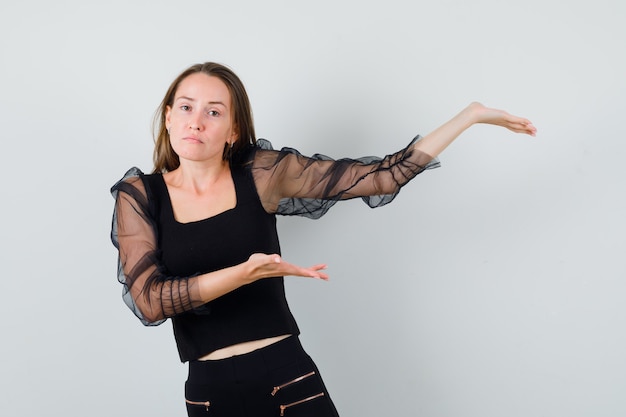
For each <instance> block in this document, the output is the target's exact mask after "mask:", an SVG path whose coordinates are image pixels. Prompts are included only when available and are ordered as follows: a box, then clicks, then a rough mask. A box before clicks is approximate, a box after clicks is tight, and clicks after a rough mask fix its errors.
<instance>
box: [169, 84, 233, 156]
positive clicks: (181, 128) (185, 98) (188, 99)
mask: <svg viewBox="0 0 626 417" xmlns="http://www.w3.org/2000/svg"><path fill="white" fill-rule="evenodd" d="M165 125H166V127H167V129H168V130H169V134H170V143H171V145H172V148H173V149H174V152H176V154H177V155H178V157H179V158H180V159H181V163H182V161H183V160H190V161H196V162H215V161H222V155H223V152H224V145H225V144H227V143H228V144H229V146H230V144H231V143H234V142H235V140H237V136H236V132H235V129H234V126H233V117H232V111H231V98H230V91H229V90H228V87H226V84H224V82H223V81H222V80H220V79H219V78H217V77H212V76H209V75H207V74H204V73H201V72H199V73H195V74H191V75H190V76H188V77H187V78H185V79H184V80H183V81H181V83H180V85H179V86H178V89H177V90H176V95H175V96H174V102H173V104H172V106H171V107H170V106H168V107H167V109H166V114H165Z"/></svg>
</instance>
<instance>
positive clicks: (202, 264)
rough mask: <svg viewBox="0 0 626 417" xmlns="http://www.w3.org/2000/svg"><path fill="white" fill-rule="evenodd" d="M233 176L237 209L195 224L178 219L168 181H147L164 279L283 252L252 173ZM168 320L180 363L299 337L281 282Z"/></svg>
mask: <svg viewBox="0 0 626 417" xmlns="http://www.w3.org/2000/svg"><path fill="white" fill-rule="evenodd" d="M231 172H232V178H233V182H234V184H235V192H236V196H237V203H236V206H235V207H234V208H233V209H230V210H227V211H225V212H222V213H220V214H217V215H215V216H213V217H209V218H207V219H204V220H200V221H195V222H190V223H179V222H178V221H176V220H175V218H174V213H173V209H172V204H171V200H170V198H169V194H168V191H167V187H166V185H165V182H164V180H163V176H162V175H161V174H153V175H144V176H143V181H144V184H145V186H146V191H147V193H148V196H150V200H151V201H152V202H153V203H154V205H153V209H154V214H155V220H156V223H157V224H156V227H157V230H158V233H157V236H158V246H159V248H160V258H161V259H160V261H161V262H160V264H161V267H162V268H165V269H166V271H163V272H164V273H166V274H167V275H170V276H179V277H190V276H194V275H199V274H203V273H207V272H212V271H216V270H219V269H222V268H227V267H230V266H234V265H237V264H240V263H242V262H245V261H246V260H247V259H248V257H249V256H250V255H252V254H253V253H277V254H280V246H279V242H278V235H277V231H276V217H275V215H274V214H269V213H267V212H266V211H265V210H264V208H263V206H262V205H261V201H260V200H259V196H258V194H257V192H256V188H255V186H254V181H253V179H252V176H251V174H250V172H249V171H248V170H246V169H245V168H244V167H241V166H240V167H232V168H231ZM171 320H172V323H173V327H174V336H175V338H176V344H177V346H178V352H179V355H180V359H181V360H182V361H183V362H186V361H189V360H193V359H197V358H199V357H201V356H204V355H206V354H208V353H210V352H212V351H214V350H217V349H220V348H223V347H226V346H230V345H233V344H236V343H241V342H246V341H251V340H258V339H263V338H267V337H273V336H279V335H283V334H299V329H298V326H297V324H296V321H295V319H294V318H293V315H292V314H291V312H290V310H289V306H288V305H287V300H286V298H285V288H284V282H283V278H282V277H276V278H268V279H262V280H258V281H255V282H253V283H251V284H248V285H245V286H243V287H240V288H238V289H236V290H234V291H232V292H230V293H228V294H225V295H223V296H221V297H219V298H217V299H215V300H213V301H210V302H208V303H206V304H205V305H203V306H201V307H199V308H196V309H193V310H190V311H186V312H184V313H181V314H178V315H176V316H174V317H172V319H171Z"/></svg>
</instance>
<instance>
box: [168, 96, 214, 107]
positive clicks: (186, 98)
mask: <svg viewBox="0 0 626 417" xmlns="http://www.w3.org/2000/svg"><path fill="white" fill-rule="evenodd" d="M178 100H187V101H196V100H195V99H193V98H191V97H187V96H180V97H177V98H176V100H175V101H178ZM207 104H211V105H215V104H219V105H221V106H224V107H226V104H224V102H222V101H218V100H215V101H209V102H207Z"/></svg>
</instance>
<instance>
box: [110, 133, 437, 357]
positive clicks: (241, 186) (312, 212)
mask: <svg viewBox="0 0 626 417" xmlns="http://www.w3.org/2000/svg"><path fill="white" fill-rule="evenodd" d="M417 140H419V137H416V138H415V139H414V140H413V141H412V142H411V143H410V144H409V145H408V146H407V147H406V148H404V149H402V150H401V151H399V152H396V153H394V154H391V155H388V156H386V157H385V158H382V159H381V158H376V157H365V158H359V159H340V160H337V161H335V160H332V159H330V158H328V157H326V156H323V155H314V156H312V157H304V156H302V155H300V154H299V153H298V152H297V151H295V150H294V149H290V148H283V149H282V150H280V151H275V150H273V149H271V145H270V144H269V142H267V141H264V140H259V142H258V144H257V146H255V147H252V146H251V147H250V148H249V149H248V151H247V152H246V153H245V154H244V155H242V156H241V157H240V158H239V159H237V161H238V162H234V163H233V164H231V173H232V178H233V182H234V184H235V191H236V198H237V204H236V206H235V207H234V208H233V209H231V210H227V211H225V212H222V213H219V214H217V215H215V216H213V217H210V218H207V219H204V220H200V221H196V222H190V223H184V224H183V223H179V222H177V221H176V220H175V218H174V215H173V210H172V205H171V201H170V198H169V194H168V191H167V187H166V185H165V182H164V181H163V177H162V175H161V174H153V175H144V174H143V173H142V172H141V171H140V170H139V169H137V168H132V169H131V170H129V171H128V172H127V173H126V175H125V176H124V178H123V179H122V180H120V181H119V182H118V183H116V184H115V185H114V186H113V187H112V189H111V192H112V193H113V196H114V197H115V198H116V204H115V211H114V214H113V224H112V231H111V238H112V241H113V244H114V245H115V246H116V247H117V248H118V250H119V262H118V279H119V281H120V282H121V283H122V284H124V291H123V298H124V301H125V302H126V303H127V305H128V306H129V307H130V308H131V309H132V310H133V312H134V313H135V314H136V315H137V317H139V318H140V319H141V321H142V322H143V323H144V324H146V325H157V324H160V323H162V322H163V321H164V320H165V319H166V318H168V317H172V321H173V326H174V334H175V337H176V342H177V345H178V350H179V353H180V358H181V360H182V361H183V362H184V361H188V360H193V359H197V358H198V357H201V356H204V355H206V354H208V353H210V352H212V351H214V350H217V349H220V348H223V347H226V346H230V345H233V344H236V343H241V342H245V341H250V340H257V339H263V338H267V337H272V336H278V335H282V334H298V333H299V330H298V327H297V325H296V322H295V320H294V318H293V316H292V314H291V312H290V311H289V307H288V305H287V301H286V299H285V291H284V283H283V278H282V277H276V278H268V279H262V280H258V281H255V282H254V283H251V284H248V285H245V286H243V287H240V288H238V289H237V290H234V291H232V292H230V293H228V294H226V295H223V296H222V297H219V298H217V299H215V300H213V301H211V302H209V303H203V302H202V300H201V298H200V294H199V290H198V285H197V284H198V283H197V279H196V278H195V277H196V276H197V275H200V274H203V273H207V272H212V271H215V270H219V269H222V268H226V267H229V266H233V265H237V264H240V263H242V262H245V261H246V260H247V259H248V257H249V256H250V255H251V254H253V253H257V252H261V253H280V247H279V242H278V236H277V233H276V219H275V214H283V215H302V216H306V217H310V218H318V217H320V216H322V215H323V214H324V213H325V212H326V211H327V210H328V209H329V208H330V207H331V206H332V205H333V204H334V203H336V202H337V201H338V200H342V199H349V198H354V197H361V198H363V200H364V201H365V202H366V203H367V204H369V205H370V206H371V207H379V206H382V205H384V204H387V203H388V202H390V201H391V200H393V198H394V197H395V196H396V195H397V194H398V192H399V191H400V188H401V187H402V186H403V185H404V184H406V183H407V182H408V181H409V180H410V179H412V178H413V177H415V176H416V175H417V174H419V173H420V172H422V171H423V170H424V169H428V168H434V167H436V166H438V161H436V160H433V159H432V158H431V157H429V156H428V155H426V154H423V153H421V152H419V151H416V150H414V149H413V146H412V145H413V144H414V143H415V142H416V141H417Z"/></svg>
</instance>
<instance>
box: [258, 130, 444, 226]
mask: <svg viewBox="0 0 626 417" xmlns="http://www.w3.org/2000/svg"><path fill="white" fill-rule="evenodd" d="M420 139H421V137H420V136H419V135H418V136H416V137H415V138H414V139H413V140H412V141H411V143H409V144H408V145H407V146H406V147H405V148H404V149H402V150H400V151H398V152H396V153H393V154H390V155H387V156H385V157H384V158H379V157H374V156H368V157H362V158H357V159H350V158H343V159H338V160H334V159H332V158H329V157H327V156H325V155H321V154H315V155H313V156H311V157H306V156H303V155H302V154H300V153H299V152H298V151H297V150H295V149H292V148H282V149H281V150H280V151H276V150H273V149H272V146H271V144H270V143H269V142H268V141H267V140H264V139H259V140H258V143H257V146H258V148H259V149H258V150H257V151H256V153H255V155H254V158H253V160H252V168H251V170H252V174H253V177H254V180H255V184H256V186H257V191H258V193H259V196H260V198H261V201H262V203H263V205H264V207H265V209H266V210H267V211H268V212H270V213H272V212H273V213H276V214H282V215H299V216H304V217H309V218H312V219H317V218H319V217H321V216H323V215H324V214H325V213H326V212H327V211H328V210H329V209H330V208H331V207H332V206H333V205H334V204H335V203H336V202H337V201H339V200H347V199H351V198H357V197H360V198H362V199H363V201H364V202H365V203H366V204H367V205H369V206H370V207H372V208H374V207H380V206H383V205H385V204H387V203H389V202H391V201H392V200H393V199H394V198H395V197H396V195H398V193H399V192H400V189H401V188H402V187H403V186H404V185H405V184H406V183H407V182H409V181H410V180H411V179H413V178H414V177H415V176H417V175H418V174H419V173H421V172H422V171H424V170H426V169H431V168H436V167H439V165H440V164H439V161H438V160H437V159H436V158H432V157H431V156H429V155H427V154H425V153H423V152H420V151H418V150H416V149H414V148H413V145H414V144H415V143H416V142H417V141H419V140H420Z"/></svg>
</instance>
